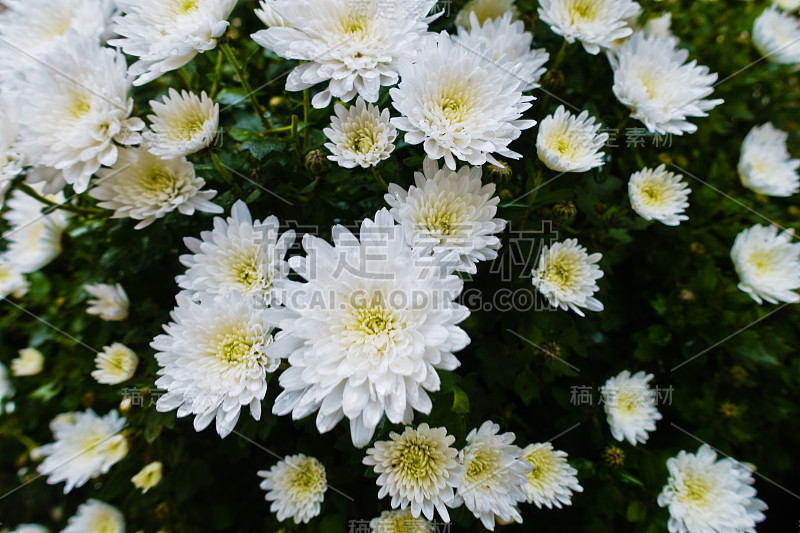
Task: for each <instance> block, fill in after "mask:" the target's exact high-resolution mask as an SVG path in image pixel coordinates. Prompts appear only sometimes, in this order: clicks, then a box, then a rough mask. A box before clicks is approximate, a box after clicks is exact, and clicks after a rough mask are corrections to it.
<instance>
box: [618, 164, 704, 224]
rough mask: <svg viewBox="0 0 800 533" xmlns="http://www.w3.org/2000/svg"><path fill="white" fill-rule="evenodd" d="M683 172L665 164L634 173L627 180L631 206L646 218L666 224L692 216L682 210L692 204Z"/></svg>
mask: <svg viewBox="0 0 800 533" xmlns="http://www.w3.org/2000/svg"><path fill="white" fill-rule="evenodd" d="M681 178H682V176H681V175H680V174H675V173H673V172H670V171H668V170H667V169H666V167H665V166H664V165H663V164H662V165H659V166H658V167H657V168H655V169H651V168H643V169H642V170H640V171H638V172H634V173H633V174H632V175H631V178H630V180H629V181H628V196H630V199H631V206H632V207H633V210H634V211H636V213H637V214H638V215H639V216H641V217H642V218H643V219H645V220H658V221H659V222H661V223H662V224H666V225H667V226H677V225H678V224H680V223H681V221H683V220H689V217H688V216H686V215H684V214H683V212H684V211H686V208H687V207H689V200H688V198H689V193H691V190H690V189H689V186H688V185H687V184H686V182H684V181H683V180H682V179H681Z"/></svg>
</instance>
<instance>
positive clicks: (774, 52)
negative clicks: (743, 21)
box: [753, 6, 800, 65]
mask: <svg viewBox="0 0 800 533" xmlns="http://www.w3.org/2000/svg"><path fill="white" fill-rule="evenodd" d="M753 45H754V46H755V47H756V49H757V50H758V51H759V52H760V53H761V55H763V56H764V57H765V58H766V59H767V60H768V61H772V62H773V63H783V64H787V65H791V64H795V63H800V21H799V20H798V19H797V17H795V16H792V15H790V14H788V13H784V12H783V11H780V10H778V9H775V7H774V6H770V7H768V8H767V9H765V10H764V12H763V13H761V15H759V17H758V18H757V19H756V21H755V23H753Z"/></svg>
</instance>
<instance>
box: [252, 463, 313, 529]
mask: <svg viewBox="0 0 800 533" xmlns="http://www.w3.org/2000/svg"><path fill="white" fill-rule="evenodd" d="M258 475H259V476H260V477H262V478H264V481H262V482H261V485H260V487H261V488H262V489H263V490H265V491H267V494H266V499H267V501H271V502H272V504H271V505H270V508H269V509H270V511H272V512H273V513H275V514H276V515H277V517H278V520H280V521H283V520H286V519H287V518H291V519H292V520H294V523H295V524H300V523H303V524H307V523H308V522H309V521H310V520H311V519H312V518H314V517H315V516H317V515H318V514H319V512H320V509H321V508H322V502H323V500H324V499H325V491H327V490H328V480H327V478H326V476H325V467H324V466H322V463H320V462H319V461H318V460H317V459H315V458H313V457H308V456H306V455H303V454H302V453H299V454H297V455H289V456H287V457H285V458H284V459H283V460H282V461H279V462H278V464H276V465H275V466H273V467H272V468H270V469H269V470H260V471H259V472H258Z"/></svg>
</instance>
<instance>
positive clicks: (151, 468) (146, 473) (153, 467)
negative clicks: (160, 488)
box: [131, 461, 164, 494]
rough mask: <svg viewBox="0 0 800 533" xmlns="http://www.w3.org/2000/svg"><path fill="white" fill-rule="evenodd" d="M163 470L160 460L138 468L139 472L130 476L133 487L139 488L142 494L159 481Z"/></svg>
mask: <svg viewBox="0 0 800 533" xmlns="http://www.w3.org/2000/svg"><path fill="white" fill-rule="evenodd" d="M163 470H164V465H163V464H161V461H154V462H152V463H150V464H148V465H146V466H145V467H144V468H142V469H141V470H139V473H138V474H136V475H135V476H133V477H132V478H131V483H133V486H134V487H136V488H137V489H140V490H141V491H142V494H145V493H146V492H147V491H148V490H150V489H152V488H153V487H155V486H156V485H158V484H159V483H161V477H162V475H163Z"/></svg>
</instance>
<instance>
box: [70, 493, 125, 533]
mask: <svg viewBox="0 0 800 533" xmlns="http://www.w3.org/2000/svg"><path fill="white" fill-rule="evenodd" d="M61 533H125V517H124V516H123V515H122V513H121V512H119V510H118V509H117V508H116V507H114V506H112V505H109V504H107V503H103V502H101V501H98V500H89V501H88V502H86V503H84V504H83V505H81V506H80V507H78V512H77V513H75V515H74V516H72V517H71V518H70V519H69V522H68V523H67V527H66V528H65V529H64V530H62V531H61Z"/></svg>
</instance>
